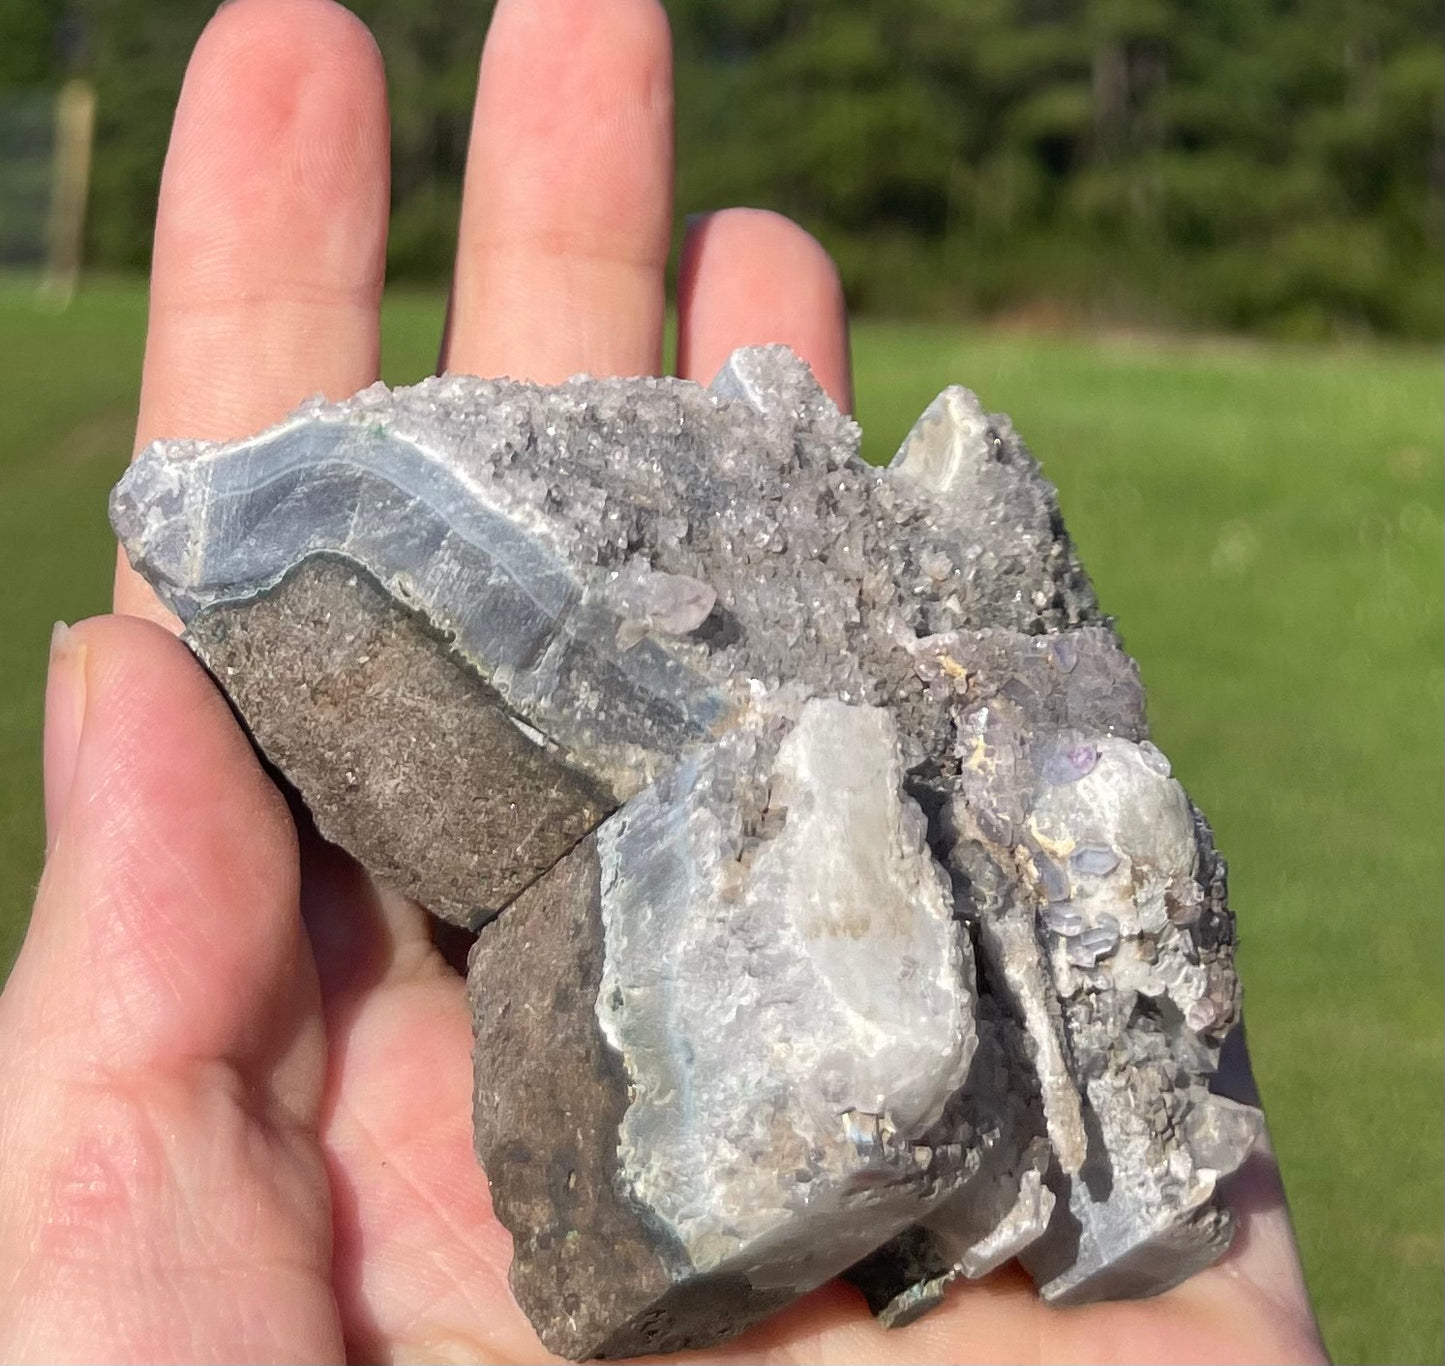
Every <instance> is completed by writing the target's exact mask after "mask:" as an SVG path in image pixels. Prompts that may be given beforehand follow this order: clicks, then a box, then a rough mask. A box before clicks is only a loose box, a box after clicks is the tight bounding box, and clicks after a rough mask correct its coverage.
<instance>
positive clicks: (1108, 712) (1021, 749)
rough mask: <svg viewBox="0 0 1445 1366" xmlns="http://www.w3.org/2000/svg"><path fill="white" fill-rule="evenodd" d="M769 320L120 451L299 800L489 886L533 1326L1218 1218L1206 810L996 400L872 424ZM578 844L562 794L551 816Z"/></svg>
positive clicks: (508, 1219) (920, 1308)
mask: <svg viewBox="0 0 1445 1366" xmlns="http://www.w3.org/2000/svg"><path fill="white" fill-rule="evenodd" d="M857 442H858V432H857V428H856V427H855V426H854V425H853V424H852V423H851V422H850V421H849V420H848V419H847V418H845V417H844V416H842V415H841V414H839V412H838V411H837V410H836V408H834V406H833V405H832V404H831V403H830V402H829V400H828V399H827V398H826V396H825V395H823V393H822V392H821V390H820V389H819V388H818V387H817V385H816V383H815V382H814V381H813V379H812V377H811V375H810V374H809V373H808V371H807V369H806V367H804V366H803V365H802V364H801V363H800V362H798V361H797V360H796V358H794V357H792V356H791V355H790V354H789V353H788V352H786V351H784V350H782V349H781V348H759V349H754V350H746V351H740V352H738V353H736V354H735V355H734V356H733V357H732V358H731V359H730V361H729V362H728V364H727V365H726V366H725V367H724V369H723V371H722V372H721V374H720V375H719V377H718V379H717V380H716V381H715V383H714V384H713V386H712V388H711V390H703V389H701V388H699V387H698V386H696V385H693V384H688V383H684V382H680V381H675V380H626V381H604V382H596V381H590V380H585V379H580V380H575V381H571V382H569V383H567V384H565V385H561V386H558V387H557V388H555V389H542V388H539V387H536V386H532V385H526V384H516V383H512V382H508V381H496V382H493V381H482V380H473V379H466V378H444V379H437V380H431V381H427V382H425V383H423V384H421V385H418V386H416V387H414V388H412V389H408V390H398V391H396V392H395V393H392V392H389V391H387V390H385V389H383V388H381V387H380V386H377V387H374V388H373V389H370V390H367V391H364V392H363V393H362V394H359V395H357V396H356V397H355V398H353V399H351V400H348V401H347V402H346V403H344V404H336V405H332V404H325V403H320V402H316V403H313V404H309V405H306V406H305V407H303V408H302V409H301V410H299V411H298V413H297V414H296V415H295V416H294V417H293V418H291V419H290V420H288V421H287V422H286V423H283V424H282V425H281V426H279V427H277V428H274V429H272V430H271V431H269V432H266V433H262V434H261V435H259V436H257V437H254V438H251V439H250V440H248V441H244V442H238V443H234V444H233V445H230V446H208V445H203V444H199V443H187V442H161V443H157V444H156V445H155V446H153V447H152V448H151V449H150V450H149V451H147V452H146V453H145V455H144V456H143V457H142V458H141V460H140V461H138V462H137V464H136V465H135V466H134V467H133V468H132V470H131V472H130V473H129V474H128V475H127V476H126V478H125V479H124V480H123V481H122V483H121V484H120V486H118V488H117V491H116V493H115V495H114V497H113V499H112V519H113V521H114V523H115V525H116V528H117V531H118V533H119V534H120V536H121V538H122V541H123V543H124V544H125V546H126V549H127V551H128V553H129V554H130V557H131V560H132V562H133V563H134V564H135V565H136V566H137V567H138V568H139V569H140V570H141V571H142V572H143V573H145V574H146V575H147V577H148V578H149V579H150V581H151V582H152V583H153V584H155V585H156V587H157V589H158V591H159V592H160V594H161V596H162V598H163V599H164V600H165V601H166V602H168V603H169V604H170V605H171V606H172V607H173V608H174V609H175V610H176V611H177V612H178V613H179V614H180V615H181V617H182V618H183V620H184V621H185V622H186V623H187V638H188V639H189V640H190V641H191V644H192V646H193V648H195V649H196V650H197V652H198V653H199V654H200V655H201V656H202V658H203V659H204V660H205V661H206V662H207V663H208V664H209V666H210V667H211V669H212V671H213V673H214V674H215V675H216V677H217V678H218V680H219V681H220V682H221V683H222V685H223V686H224V687H225V688H226V689H227V691H228V692H229V693H230V695H231V697H232V699H233V700H234V701H235V703H236V705H237V708H238V710H239V711H240V713H241V715H242V716H243V718H244V719H245V720H246V722H247V724H248V725H249V726H250V727H251V730H252V733H253V734H254V735H255V737H256V739H257V742H258V744H259V745H260V746H261V748H262V749H263V750H264V751H265V752H266V754H267V755H268V756H269V757H270V758H271V759H272V760H273V761H274V762H275V763H276V764H277V766H278V767H279V768H280V769H281V771H282V772H283V773H285V774H286V775H287V776H288V777H289V778H290V779H291V781H292V782H294V783H295V784H296V786H297V787H298V789H299V790H300V792H301V793H302V795H303V796H304V797H305V799H306V800H307V802H308V803H309V804H310V805H311V807H312V810H313V812H314V813H315V814H316V817H317V820H318V824H319V825H320V826H321V828H322V829H323V830H324V831H325V832H326V833H328V834H329V835H330V836H331V837H332V838H334V839H336V840H337V841H338V842H339V843H341V844H343V845H344V846H345V847H347V848H348V849H350V850H351V851H352V852H353V853H355V854H356V855H357V856H358V857H359V858H361V860H362V861H363V862H365V863H366V864H367V866H368V867H370V868H372V869H373V870H374V871H376V872H377V873H378V874H380V875H381V876H383V877H384V878H386V879H387V880H389V881H391V882H393V883H395V884H396V885H398V886H400V887H402V888H404V889H405V890H407V891H409V892H410V893H411V894H413V895H415V896H417V897H418V898H419V899H421V900H422V901H423V902H424V903H426V904H428V905H429V906H431V907H432V909H433V910H435V911H437V912H438V913H439V914H444V915H446V916H448V918H451V919H453V920H456V921H458V922H460V923H464V924H469V925H476V924H477V923H479V922H481V921H483V920H485V919H486V918H487V917H488V916H491V915H493V914H495V913H496V912H497V911H499V910H500V911H501V914H500V915H499V916H497V918H496V919H495V920H493V921H492V922H491V923H490V924H487V925H486V926H485V927H484V928H483V930H482V932H481V935H480V937H479V939H478V941H477V945H476V947H475V949H474V952H473V956H472V964H471V974H470V979H469V980H470V985H469V991H470V995H471V999H472V1004H473V1010H474V1016H475V1023H476V1032H477V1054H476V1068H477V1079H476V1080H477V1091H476V1099H477V1110H476V1128H477V1143H478V1152H479V1155H480V1156H481V1158H482V1161H483V1164H484V1166H485V1167H486V1169H487V1171H488V1174H489V1176H490V1179H491V1181H492V1185H493V1192H494V1200H495V1203H496V1208H497V1210H498V1213H499V1215H500V1217H501V1218H502V1219H503V1221H504V1222H505V1223H506V1224H507V1226H508V1227H509V1228H510V1229H511V1230H512V1232H513V1235H514V1238H515V1239H516V1257H515V1262H514V1266H513V1273H512V1275H513V1285H514V1287H515V1289H516V1293H517V1296H518V1298H519V1300H520V1302H521V1303H522V1305H523V1307H524V1308H525V1309H526V1310H527V1312H528V1314H529V1315H530V1316H531V1318H532V1320H533V1322H534V1323H535V1324H536V1325H537V1327H538V1329H539V1331H540V1332H541V1333H542V1336H543V1339H544V1341H545V1342H546V1343H547V1344H548V1345H549V1346H550V1347H552V1348H554V1349H555V1350H559V1351H563V1352H565V1353H567V1354H569V1355H573V1356H585V1355H589V1354H602V1355H620V1354H626V1353H633V1352H641V1351H652V1350H663V1349H670V1348H675V1347H680V1346H684V1345H691V1346H701V1345H705V1344H707V1343H708V1342H712V1341H715V1340H717V1339H718V1338H719V1337H721V1336H724V1335H725V1334H726V1333H728V1332H731V1331H735V1330H737V1329H738V1328H740V1327H743V1326H745V1325H746V1324H748V1323H750V1322H753V1321H754V1320H756V1319H757V1318H758V1317H760V1316H761V1315H763V1314H766V1313H768V1312H770V1311H771V1310H772V1309H773V1308H775V1307H776V1306H777V1305H779V1304H781V1303H784V1302H786V1301H787V1300H788V1299H790V1298H792V1297H793V1296H794V1295H796V1294H798V1293H801V1292H803V1291H805V1290H807V1289H809V1288H811V1287H812V1286H813V1285H816V1284H818V1283H819V1282H820V1281H821V1280H823V1279H826V1278H827V1277H829V1276H832V1275H834V1274H837V1273H838V1272H840V1271H842V1270H844V1269H845V1268H847V1267H848V1266H849V1265H850V1263H851V1264H852V1268H851V1271H850V1272H849V1274H850V1275H851V1276H852V1278H853V1279H854V1280H855V1281H856V1283H857V1284H859V1285H860V1286H861V1287H862V1288H863V1290H864V1292H865V1294H866V1295H867V1297H868V1299H869V1301H870V1303H871V1304H872V1305H873V1307H874V1309H875V1311H876V1312H878V1313H879V1314H880V1315H881V1316H882V1317H883V1318H884V1320H885V1321H887V1322H890V1323H901V1322H906V1321H908V1320H909V1319H910V1318H913V1317H916V1316H917V1314H919V1313H921V1312H924V1311H925V1310H926V1309H927V1308H928V1307H930V1306H931V1305H933V1304H936V1303H937V1302H938V1301H939V1300H940V1299H941V1298H942V1296H943V1294H944V1293H945V1292H946V1289H947V1287H948V1285H949V1284H951V1283H952V1282H953V1281H955V1280H957V1279H958V1278H960V1277H970V1276H979V1275H984V1274H987V1272H988V1271H990V1270H992V1269H993V1268H994V1267H996V1266H998V1265H999V1264H1001V1262H1003V1261H1005V1260H1008V1259H1009V1258H1011V1257H1014V1256H1018V1257H1020V1258H1021V1259H1022V1260H1023V1262H1024V1264H1025V1265H1026V1266H1027V1267H1028V1268H1029V1270H1030V1271H1031V1272H1032V1274H1033V1275H1034V1276H1035V1278H1036V1279H1037V1280H1038V1282H1039V1284H1040V1287H1041V1290H1042V1292H1043V1293H1044V1294H1045V1295H1046V1296H1048V1297H1050V1298H1056V1299H1063V1300H1079V1299H1089V1298H1098V1297H1101V1296H1115V1295H1138V1294H1150V1293H1155V1292H1157V1291H1159V1290H1162V1289H1165V1288H1167V1287H1168V1286H1169V1285H1172V1284H1175V1283H1177V1281H1179V1280H1180V1279H1182V1278H1183V1277H1185V1276H1187V1275H1189V1274H1191V1273H1192V1272H1193V1271H1194V1270H1196V1269H1198V1268H1199V1267H1201V1266H1203V1265H1206V1264H1207V1263H1208V1262H1209V1261H1210V1260H1212V1259H1213V1258H1214V1257H1216V1256H1217V1255H1218V1254H1219V1252H1220V1251H1221V1249H1222V1248H1223V1247H1224V1246H1225V1244H1226V1243H1227V1241H1228V1237H1229V1233H1230V1225H1229V1219H1228V1215H1227V1213H1226V1212H1225V1211H1224V1209H1223V1207H1222V1205H1221V1204H1220V1202H1219V1199H1218V1192H1217V1186H1218V1182H1219V1180H1220V1179H1221V1178H1222V1177H1223V1176H1225V1175H1226V1174H1227V1173H1228V1172H1229V1171H1231V1170H1232V1169H1233V1168H1234V1167H1235V1166H1237V1165H1238V1164H1239V1163H1240V1162H1241V1161H1242V1160H1243V1158H1244V1156H1245V1155H1246V1154H1247V1152H1248V1150H1249V1147H1250V1145H1251V1144H1252V1142H1253V1140H1254V1136H1255V1133H1256V1132H1257V1127H1258V1112H1257V1111H1255V1110H1253V1109H1250V1108H1249V1107H1247V1106H1243V1105H1238V1104H1235V1103H1234V1102H1231V1101H1228V1100H1225V1099H1223V1098H1222V1097H1219V1096H1215V1095H1212V1094H1211V1093H1210V1091H1209V1085H1208V1083H1209V1078H1210V1075H1211V1074H1212V1073H1213V1071H1214V1070H1215V1068H1216V1067H1217V1065H1218V1059H1219V1050H1220V1046H1221V1043H1222V1041H1223V1040H1224V1039H1225V1038H1226V1036H1228V1035H1229V1033H1230V1030H1231V1029H1232V1028H1233V1026H1234V1024H1235V1022H1236V1020H1237V1018H1238V1005H1239V1002H1238V983H1237V979H1236V978H1235V975H1234V969H1233V943H1234V928H1233V926H1234V922H1233V917H1232V916H1231V914H1230V912H1229V910H1228V908H1227V905H1226V899H1225V868H1224V862H1223V860H1222V859H1221V858H1220V857H1219V855H1218V854H1217V853H1216V852H1215V850H1214V847H1213V840H1212V836H1211V834H1210V831H1209V827H1208V825H1207V824H1206V822H1205V821H1204V819H1203V818H1202V816H1200V814H1199V813H1198V812H1197V811H1196V810H1195V809H1194V807H1193V806H1192V804H1191V803H1190V802H1189V800H1188V798H1187V796H1186V795H1185V793H1184V791H1183V789H1182V788H1181V787H1180V785H1179V784H1178V782H1177V781H1176V780H1175V779H1174V777H1173V775H1172V774H1171V772H1170V770H1169V765H1168V762H1167V760H1165V758H1164V756H1163V755H1162V754H1160V753H1159V751H1158V750H1157V749H1155V748H1154V747H1153V745H1152V744H1150V742H1149V737H1148V728H1147V724H1146V719H1145V712H1144V698H1143V693H1142V689H1141V688H1140V685H1139V681H1138V676H1137V672H1136V670H1135V669H1134V666H1133V663H1132V661H1130V660H1129V658H1128V656H1127V655H1126V654H1125V653H1124V651H1123V649H1122V646H1121V645H1120V643H1119V640H1118V638H1117V636H1116V635H1115V633H1114V631H1113V628H1112V624H1111V623H1110V622H1109V621H1108V619H1107V618H1105V617H1104V616H1102V615H1101V613H1100V611H1099V608H1098V606H1097V603H1096V602H1095V599H1094V595H1093V590H1092V588H1091V587H1090V585H1089V582H1088V579H1087V577H1086V576H1085V574H1084V572H1083V570H1082V568H1081V567H1080V564H1079V561H1078V558H1077V556H1076V554H1075V553H1074V550H1073V547H1072V545H1071V543H1070V541H1069V539H1068V536H1067V534H1066V533H1065V530H1064V527H1063V522H1062V519H1061V518H1060V516H1059V511H1058V506H1057V502H1056V499H1055V496H1054V491H1053V489H1052V487H1051V486H1050V485H1049V484H1048V482H1047V481H1046V480H1045V479H1044V478H1043V476H1042V474H1041V473H1040V471H1039V468H1038V466H1037V464H1036V463H1035V462H1034V460H1033V458H1032V457H1031V456H1030V455H1029V453H1028V451H1027V450H1026V449H1025V448H1024V446H1023V444H1022V443H1021V442H1020V440H1019V438H1018V437H1017V435H1016V434H1015V433H1014V431H1013V429H1012V427H1011V425H1010V424H1009V422H1008V419H1007V418H1004V417H1002V416H1000V415H991V414H988V413H987V412H986V411H985V410H984V409H983V408H982V406H981V405H980V404H979V402H978V400H977V398H976V397H975V396H974V395H973V394H971V393H970V392H969V391H967V390H964V389H950V390H946V391H945V392H944V393H943V394H941V395H940V396H939V398H938V399H937V400H936V401H935V402H934V403H933V404H932V405H930V407H929V408H928V409H927V410H926V411H925V413H924V414H923V416H922V417H921V418H920V420H919V422H918V424H917V426H916V427H915V428H914V430H913V431H912V432H911V433H910V434H909V436H908V438H907V439H906V440H905V441H904V443H903V445H902V447H901V449H900V451H899V453H898V455H897V457H896V458H895V459H894V461H893V464H892V465H891V466H890V467H889V469H887V470H874V469H870V468H869V467H867V466H865V465H863V464H862V463H861V462H860V461H859V460H858V458H857ZM579 841H580V842H579Z"/></svg>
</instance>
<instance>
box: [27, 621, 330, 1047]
mask: <svg viewBox="0 0 1445 1366" xmlns="http://www.w3.org/2000/svg"><path fill="white" fill-rule="evenodd" d="M45 808H46V826H47V839H46V843H47V862H46V868H45V873H44V876H43V877H42V880H41V884H40V890H39V894H38V896H37V898H36V902H35V909H34V912H33V914H32V917H31V923H30V928H29V932H28V934H27V936H26V940H25V944H24V946H23V948H22V950H21V953H20V957H19V959H18V960H17V963H16V967H15V972H14V975H13V978H12V983H11V985H12V987H13V988H15V990H16V991H17V992H18V994H19V995H20V996H21V997H23V998H25V1000H26V1002H27V1004H28V1008H29V1009H30V1010H33V1011H34V1012H37V1013H38V1014H39V1015H41V1016H43V1018H44V1020H45V1022H46V1028H45V1033H46V1034H47V1036H48V1037H49V1038H51V1039H52V1040H54V1039H58V1038H60V1037H62V1036H63V1037H65V1038H67V1039H69V1040H70V1041H71V1042H72V1043H73V1044H74V1045H75V1047H76V1049H77V1050H78V1051H79V1052H81V1053H84V1054H86V1055H87V1056H90V1057H92V1058H97V1059H98V1058H103V1059H104V1061H105V1063H106V1066H107V1067H109V1068H113V1069H114V1068H121V1069H125V1070H127V1071H130V1070H137V1071H144V1070H153V1069H155V1068H156V1067H166V1066H169V1065H171V1064H173V1063H177V1062H180V1061H184V1060H187V1059H191V1060H194V1059H202V1058H204V1059H213V1060H216V1059H218V1060H225V1061H232V1062H236V1063H238V1064H241V1065H242V1066H246V1067H249V1066H250V1065H253V1064H261V1065H263V1066H264V1067H265V1068H266V1069H267V1070H269V1069H270V1067H271V1066H272V1065H273V1064H274V1063H275V1062H276V1060H277V1059H276V1056H275V1052H276V1050H277V1048H279V1047H284V1045H285V1042H286V1040H285V1038H284V1036H285V1035H286V1034H287V1033H289V1032H291V1031H292V1030H293V1029H294V1026H295V1023H296V1018H297V1010H298V1003H299V1004H301V1005H302V1007H303V1010H304V1008H305V1007H313V1006H314V983H313V982H312V980H311V979H312V976H313V973H312V968H311V963H310V957H309V952H308V950H307V948H306V940H305V935H304V932H303V930H302V927H301V921H300V915H299V909H298V905H297V894H298V893H297V888H298V882H299V874H298V868H297V853H296V837H295V832H294V829H293V827H292V825H291V821H290V817H289V815H288V813H287V811H286V806H285V803H284V801H283V799H282V798H281V795H280V794H279V793H278V792H277V790H276V788H275V787H274V785H273V784H272V783H271V782H270V781H269V780H268V779H267V777H266V775H265V773H264V772H263V771H262V769H261V766H260V764H259V763H258V762H257V760H256V758H255V756H254V754H253V753H252V751H251V748H250V745H249V743H248V742H247V740H246V737H245V735H244V734H243V733H242V731H241V729H240V727H239V726H238V725H237V724H236V722H235V719H234V718H233V717H232V716H231V714H230V712H229V710H228V709H227V707H226V704H225V703H224V701H223V700H222V698H221V697H220V695H219V693H218V692H217V690H216V689H215V687H214V686H213V685H212V684H211V682H210V680H209V679H208V678H207V677H206V675H205V673H204V672H203V671H202V669H201V668H200V667H199V665H198V664H197V663H196V661H195V660H194V659H193V658H192V656H191V654H190V652H189V651H188V650H187V649H186V648H185V647H184V646H183V645H182V644H181V643H180V642H179V641H177V640H176V639H175V638H174V637H172V636H171V635H169V634H168V633H167V632H165V631H163V630H161V629H160V628H159V627H155V626H152V625H150V624H148V623H145V622H141V621H137V620H134V619H130V618H124V617H101V618H96V619H95V620H92V621H88V622H84V623H82V624H81V625H79V626H76V627H73V628H66V627H64V626H58V627H57V628H56V632H55V637H54V639H53V641H52V647H51V667H50V677H49V682H48V685H47V691H46V725H45ZM9 994H10V993H9V992H8V991H7V996H8V995H9ZM276 1028H279V1030H280V1033H281V1035H282V1036H283V1037H277V1036H276Z"/></svg>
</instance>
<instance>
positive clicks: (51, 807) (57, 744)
mask: <svg viewBox="0 0 1445 1366" xmlns="http://www.w3.org/2000/svg"><path fill="white" fill-rule="evenodd" d="M84 728H85V645H84V644H83V643H82V642H81V641H80V640H79V639H78V638H77V637H76V634H75V632H74V631H72V630H71V629H70V627H68V626H67V625H66V624H65V623H64V622H63V621H57V622H56V623H55V629H54V630H53V631H52V632H51V633H50V676H49V678H48V679H47V681H46V684H45V849H46V852H47V853H49V851H50V850H51V849H53V848H54V847H55V837H56V835H57V833H58V832H59V830H60V820H61V817H62V815H63V814H64V812H65V808H66V805H67V803H68V802H69V801H70V788H71V784H72V783H74V781H75V764H76V759H77V756H78V755H79V753H80V736H81V732H82V731H83V730H84Z"/></svg>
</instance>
